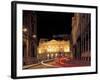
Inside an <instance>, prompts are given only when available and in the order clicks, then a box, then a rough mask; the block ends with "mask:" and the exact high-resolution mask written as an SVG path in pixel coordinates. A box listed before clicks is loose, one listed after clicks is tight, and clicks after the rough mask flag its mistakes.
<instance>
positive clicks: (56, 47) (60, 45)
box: [38, 40, 70, 54]
mask: <svg viewBox="0 0 100 80" xmlns="http://www.w3.org/2000/svg"><path fill="white" fill-rule="evenodd" d="M58 52H70V42H69V41H65V40H59V41H58V40H50V41H46V42H44V43H42V44H41V43H40V44H39V46H38V53H39V54H42V53H58Z"/></svg>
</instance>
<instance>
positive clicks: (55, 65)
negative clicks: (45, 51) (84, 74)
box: [27, 60, 90, 69]
mask: <svg viewBox="0 0 100 80" xmlns="http://www.w3.org/2000/svg"><path fill="white" fill-rule="evenodd" d="M83 66H90V63H89V62H86V61H81V60H80V61H79V60H71V61H69V62H66V63H64V64H60V63H57V62H56V61H55V60H51V61H41V62H40V63H39V64H32V65H31V66H29V67H27V69H39V68H61V67H83Z"/></svg>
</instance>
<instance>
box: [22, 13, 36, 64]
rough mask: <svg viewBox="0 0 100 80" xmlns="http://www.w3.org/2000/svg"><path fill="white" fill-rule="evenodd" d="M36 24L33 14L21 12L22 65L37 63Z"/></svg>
mask: <svg viewBox="0 0 100 80" xmlns="http://www.w3.org/2000/svg"><path fill="white" fill-rule="evenodd" d="M36 23H37V20H36V15H35V13H33V12H31V11H23V65H27V64H32V63H36V62H37V54H36V52H37V51H36V46H37V44H36Z"/></svg>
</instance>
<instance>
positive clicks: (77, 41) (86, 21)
mask: <svg viewBox="0 0 100 80" xmlns="http://www.w3.org/2000/svg"><path fill="white" fill-rule="evenodd" d="M90 17H91V15H90V14H85V13H84V14H83V13H75V14H74V16H73V17H72V51H73V54H74V58H76V59H81V60H85V61H90V60H91V25H90V21H91V18H90Z"/></svg>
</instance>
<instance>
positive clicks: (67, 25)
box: [36, 12, 73, 39]
mask: <svg viewBox="0 0 100 80" xmlns="http://www.w3.org/2000/svg"><path fill="white" fill-rule="evenodd" d="M36 14H37V36H38V39H40V38H51V37H52V35H58V34H69V35H70V33H71V18H72V15H73V14H71V13H60V12H59V13H58V12H57V13H55V12H36Z"/></svg>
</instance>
